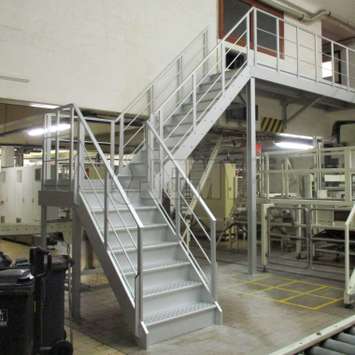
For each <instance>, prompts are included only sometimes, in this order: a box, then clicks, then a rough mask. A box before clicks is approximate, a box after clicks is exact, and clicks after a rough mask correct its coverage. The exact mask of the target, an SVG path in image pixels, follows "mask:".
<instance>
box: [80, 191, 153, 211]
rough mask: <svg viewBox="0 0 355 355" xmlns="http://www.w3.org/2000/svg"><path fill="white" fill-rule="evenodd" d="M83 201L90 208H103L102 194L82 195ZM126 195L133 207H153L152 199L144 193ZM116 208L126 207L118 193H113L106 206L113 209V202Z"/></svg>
mask: <svg viewBox="0 0 355 355" xmlns="http://www.w3.org/2000/svg"><path fill="white" fill-rule="evenodd" d="M83 194H84V198H85V201H87V203H88V204H89V206H90V207H91V208H94V209H95V208H103V206H104V194H103V192H98V193H97V194H95V193H83ZM126 195H127V197H128V200H129V201H130V202H131V203H132V204H133V205H134V206H147V205H150V206H151V205H153V204H154V201H153V200H152V198H151V197H150V196H149V195H148V194H147V193H144V192H139V191H126ZM112 201H113V202H114V203H115V204H116V206H117V207H126V204H125V203H124V202H123V198H122V196H121V195H120V193H119V192H115V193H113V194H111V197H108V204H109V206H110V207H113V202H112Z"/></svg>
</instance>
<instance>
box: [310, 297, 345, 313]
mask: <svg viewBox="0 0 355 355" xmlns="http://www.w3.org/2000/svg"><path fill="white" fill-rule="evenodd" d="M343 300H344V298H343V297H341V298H337V299H334V300H333V301H329V302H327V303H324V304H321V305H319V306H317V307H315V309H314V310H315V311H318V310H319V309H322V308H324V307H326V306H330V305H331V304H334V303H337V302H340V301H343Z"/></svg>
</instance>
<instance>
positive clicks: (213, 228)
mask: <svg viewBox="0 0 355 355" xmlns="http://www.w3.org/2000/svg"><path fill="white" fill-rule="evenodd" d="M210 231H211V263H212V265H211V267H212V270H211V293H212V297H213V299H214V300H216V299H217V255H216V220H214V219H211V220H210Z"/></svg>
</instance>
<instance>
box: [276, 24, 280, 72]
mask: <svg viewBox="0 0 355 355" xmlns="http://www.w3.org/2000/svg"><path fill="white" fill-rule="evenodd" d="M276 70H277V71H280V20H279V18H276Z"/></svg>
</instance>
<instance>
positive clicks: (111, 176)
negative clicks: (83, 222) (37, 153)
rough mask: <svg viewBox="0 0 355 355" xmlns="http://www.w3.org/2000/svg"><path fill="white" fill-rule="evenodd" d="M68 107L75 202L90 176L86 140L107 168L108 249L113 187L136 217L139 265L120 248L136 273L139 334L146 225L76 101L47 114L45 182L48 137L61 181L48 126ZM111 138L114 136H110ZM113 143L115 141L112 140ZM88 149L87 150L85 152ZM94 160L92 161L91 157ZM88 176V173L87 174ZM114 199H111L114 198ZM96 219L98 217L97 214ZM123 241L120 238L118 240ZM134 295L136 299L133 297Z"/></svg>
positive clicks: (107, 247)
mask: <svg viewBox="0 0 355 355" xmlns="http://www.w3.org/2000/svg"><path fill="white" fill-rule="evenodd" d="M68 110H70V115H69V116H68V115H67V111H68ZM63 111H65V113H66V115H65V119H66V122H67V120H68V119H69V122H70V128H71V129H70V158H69V162H70V163H69V176H70V179H69V180H70V181H71V183H73V182H74V183H73V184H72V190H73V192H74V199H75V201H76V203H77V202H78V196H79V195H80V191H81V189H82V186H81V184H82V181H84V179H85V175H86V176H87V173H86V171H85V152H86V149H85V144H87V143H88V141H89V144H91V145H92V146H93V147H94V149H95V152H97V154H98V156H99V158H100V166H101V167H102V168H103V170H104V175H105V178H104V181H103V184H104V203H103V204H104V207H103V213H104V214H103V231H102V229H101V228H100V231H99V232H100V235H102V233H103V239H104V240H103V243H104V246H105V250H106V251H107V252H108V251H109V250H110V251H112V250H111V246H110V245H108V244H109V243H108V234H109V228H108V226H110V228H111V229H112V230H113V231H114V226H113V224H112V222H111V219H110V217H109V215H108V211H109V204H108V199H109V198H110V197H111V196H110V191H111V190H113V191H115V192H119V194H120V197H121V199H122V204H123V205H124V206H125V208H126V209H127V211H128V212H129V214H130V215H131V216H132V219H133V225H135V226H136V227H137V246H136V248H135V249H136V251H137V263H136V266H134V263H133V262H132V260H131V258H130V257H129V255H128V252H127V250H126V248H125V247H124V245H123V244H122V243H119V244H120V247H121V250H122V251H123V255H124V256H125V257H126V258H127V260H128V266H129V268H130V270H133V272H134V274H135V292H134V295H131V292H129V291H127V296H128V297H129V299H130V301H131V303H132V306H133V307H134V308H135V317H136V318H135V325H136V329H135V330H136V334H137V335H138V333H139V327H140V325H141V323H142V322H143V242H142V236H141V231H142V230H143V228H144V225H143V223H142V221H141V219H140V217H139V216H138V214H137V212H136V210H135V209H134V207H133V205H132V204H131V202H130V201H129V199H128V196H127V194H126V192H125V190H124V189H123V187H122V185H121V183H120V182H119V180H118V178H117V176H116V174H115V172H114V165H113V163H114V162H113V158H114V155H113V154H112V152H111V163H109V162H108V160H107V158H106V156H105V154H104V153H103V151H102V149H101V147H100V145H99V143H98V141H97V139H96V137H95V135H94V133H93V132H92V130H91V128H90V127H89V125H88V122H87V120H86V118H85V117H84V116H83V114H82V112H81V111H80V109H79V108H78V106H77V105H75V104H70V105H66V106H63V107H60V108H58V109H56V110H55V111H54V112H55V115H54V116H53V115H51V117H49V119H50V121H48V119H47V117H46V119H45V129H47V131H45V134H44V154H43V163H44V166H43V169H42V170H43V172H42V174H43V183H45V180H46V178H47V175H48V172H47V168H48V163H46V161H47V159H46V157H47V155H48V150H49V149H50V148H51V146H50V145H48V139H49V144H51V142H52V141H53V140H54V141H55V151H56V153H55V160H54V161H55V183H56V184H58V155H59V149H60V143H59V138H58V133H54V134H52V133H51V132H50V130H49V129H48V127H50V125H51V124H52V119H54V120H55V121H54V122H56V124H58V123H59V122H60V118H61V117H60V114H61V113H62V112H63ZM76 122H77V124H76V128H77V130H78V131H77V138H76V139H75V132H74V126H75V123H76ZM111 138H112V136H111ZM74 142H76V145H77V154H76V156H75V158H74ZM111 143H112V141H111ZM86 153H87V152H86ZM91 162H92V161H91ZM73 166H76V171H75V174H74V173H73V172H72V170H73V169H72V167H73ZM87 177H88V176H87ZM88 180H89V183H90V185H91V186H92V187H93V184H92V181H91V180H92V179H90V178H89V179H88ZM99 180H100V182H101V183H102V179H101V175H100V174H99ZM109 182H110V186H109ZM93 192H94V193H95V195H97V191H96V189H95V188H93ZM83 200H84V201H83V202H84V204H85V205H86V207H88V206H87V203H86V202H85V198H83ZM110 200H111V203H112V201H113V200H112V199H110ZM99 205H100V206H101V207H102V203H99ZM114 207H115V211H116V213H118V215H119V218H120V220H122V217H121V215H120V213H119V212H118V209H117V206H116V205H115V203H114ZM89 213H92V211H91V210H90V211H89ZM94 219H95V218H94ZM94 223H95V224H96V227H98V224H97V222H96V221H94ZM122 227H123V228H125V227H126V224H125V222H124V223H123V226H122ZM114 233H115V235H116V237H117V233H116V231H114ZM119 242H120V241H119ZM111 256H112V258H113V259H114V260H115V268H116V269H117V271H118V273H119V274H121V277H122V280H123V281H124V287H125V288H126V289H127V290H131V286H130V285H129V282H128V280H127V279H126V277H125V275H124V274H125V272H126V271H125V270H124V269H123V268H122V266H121V264H120V262H119V261H118V259H117V257H116V256H115V255H114V253H111ZM132 296H133V297H134V299H133V297H132Z"/></svg>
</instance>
